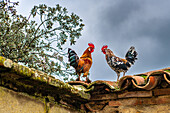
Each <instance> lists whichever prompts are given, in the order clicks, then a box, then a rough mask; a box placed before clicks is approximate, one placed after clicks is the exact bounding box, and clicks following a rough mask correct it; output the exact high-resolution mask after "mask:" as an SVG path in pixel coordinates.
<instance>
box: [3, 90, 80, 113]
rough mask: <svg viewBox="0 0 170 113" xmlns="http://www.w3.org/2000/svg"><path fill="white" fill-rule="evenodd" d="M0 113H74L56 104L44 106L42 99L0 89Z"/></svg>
mask: <svg viewBox="0 0 170 113" xmlns="http://www.w3.org/2000/svg"><path fill="white" fill-rule="evenodd" d="M0 113H76V111H74V110H71V109H67V108H65V107H62V106H60V105H56V104H49V103H47V104H46V103H45V101H43V99H37V98H35V97H32V96H28V95H26V94H23V93H18V92H15V91H12V90H9V89H7V88H4V87H0ZM77 113H78V112H77Z"/></svg>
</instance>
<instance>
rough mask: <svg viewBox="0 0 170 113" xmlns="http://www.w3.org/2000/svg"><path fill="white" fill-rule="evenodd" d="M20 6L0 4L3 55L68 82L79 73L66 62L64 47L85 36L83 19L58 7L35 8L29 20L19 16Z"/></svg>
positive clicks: (1, 50)
mask: <svg viewBox="0 0 170 113" xmlns="http://www.w3.org/2000/svg"><path fill="white" fill-rule="evenodd" d="M17 5H18V2H10V1H9V0H3V1H1V2H0V55H2V56H5V57H6V58H9V59H11V60H13V61H15V62H18V63H22V64H24V65H26V66H29V67H30V68H35V69H38V70H41V71H44V72H46V73H48V74H53V75H58V76H63V77H64V79H65V80H68V77H69V76H70V75H74V74H75V73H73V71H72V69H70V65H69V64H68V63H66V62H64V60H63V59H64V58H63V57H65V56H67V53H66V52H65V50H66V48H64V44H66V42H68V43H70V45H72V44H75V42H76V39H78V38H79V37H80V36H81V31H82V30H83V27H84V24H83V23H82V19H80V18H79V16H77V15H76V14H74V13H71V14H68V11H67V9H66V8H63V7H61V6H60V5H58V4H57V5H56V6H55V7H48V6H47V5H45V4H41V5H39V6H34V7H33V8H32V10H31V13H30V15H29V16H28V18H26V17H24V16H22V15H18V14H17V11H16V9H15V8H16V6H17ZM37 19H39V21H35V20H37Z"/></svg>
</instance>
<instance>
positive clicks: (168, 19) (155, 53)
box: [18, 0, 170, 81]
mask: <svg viewBox="0 0 170 113" xmlns="http://www.w3.org/2000/svg"><path fill="white" fill-rule="evenodd" d="M19 1H20V3H19V7H18V13H21V14H23V15H25V16H28V15H29V13H30V11H31V8H32V7H33V6H34V5H38V4H42V3H45V4H47V5H49V6H55V4H60V5H61V6H63V7H66V8H67V9H68V11H69V13H71V12H74V13H75V14H77V15H79V16H80V18H82V19H83V22H84V24H85V27H84V30H83V32H82V36H81V37H80V39H78V40H77V43H76V45H74V46H72V47H71V48H73V49H74V50H75V51H76V52H77V54H78V55H79V56H80V55H82V53H83V52H84V50H85V49H86V48H87V47H88V45H87V44H88V43H89V42H92V43H94V44H95V47H96V48H95V51H94V53H93V55H92V57H93V65H92V68H91V70H90V79H92V81H95V80H110V81H113V80H116V79H117V76H116V73H115V72H114V71H113V70H112V69H111V68H110V67H109V66H108V65H107V63H106V60H105V56H104V54H102V53H101V47H102V46H103V45H105V44H107V45H108V47H109V48H110V49H111V50H112V51H113V52H114V53H115V54H116V55H117V56H119V57H121V58H124V56H125V54H126V52H127V51H128V49H129V48H130V46H132V45H133V46H135V47H136V50H137V52H138V60H137V61H136V63H135V65H133V66H132V67H131V68H130V70H129V71H128V72H127V73H126V75H134V74H139V73H143V72H147V71H151V70H156V69H161V68H166V67H169V66H170V7H169V4H170V1H169V0H84V1H82V0H19ZM68 46H69V45H68ZM121 76H122V75H121Z"/></svg>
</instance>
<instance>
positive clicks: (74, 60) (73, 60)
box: [68, 48, 79, 68]
mask: <svg viewBox="0 0 170 113" xmlns="http://www.w3.org/2000/svg"><path fill="white" fill-rule="evenodd" d="M78 60H79V57H78V56H77V53H76V52H75V51H74V50H72V49H70V48H68V61H69V62H70V65H71V66H73V67H74V68H77V66H78Z"/></svg>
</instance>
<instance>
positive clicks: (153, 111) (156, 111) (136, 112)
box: [97, 104, 170, 113]
mask: <svg viewBox="0 0 170 113" xmlns="http://www.w3.org/2000/svg"><path fill="white" fill-rule="evenodd" d="M97 113H170V104H160V105H137V106H119V107H118V108H115V107H112V106H106V107H105V108H104V109H103V110H102V111H99V112H97Z"/></svg>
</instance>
